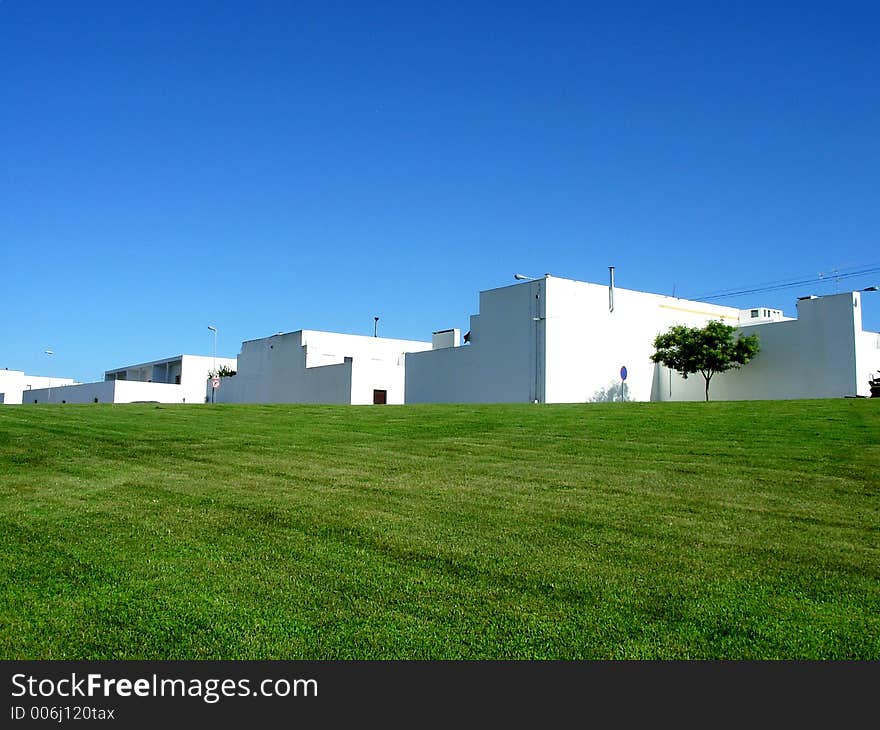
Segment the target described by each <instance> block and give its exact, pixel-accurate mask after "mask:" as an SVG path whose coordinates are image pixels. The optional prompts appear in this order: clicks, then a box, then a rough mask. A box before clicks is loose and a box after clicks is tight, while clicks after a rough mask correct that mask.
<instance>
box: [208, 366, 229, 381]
mask: <svg viewBox="0 0 880 730" xmlns="http://www.w3.org/2000/svg"><path fill="white" fill-rule="evenodd" d="M231 375H235V370H233V369H232V368H231V367H229V366H228V365H221V366H220V367H219V368H217V369H216V370H209V371H208V380H210V379H211V378H213V377H217V376H219V377H221V378H228V377H230V376H231Z"/></svg>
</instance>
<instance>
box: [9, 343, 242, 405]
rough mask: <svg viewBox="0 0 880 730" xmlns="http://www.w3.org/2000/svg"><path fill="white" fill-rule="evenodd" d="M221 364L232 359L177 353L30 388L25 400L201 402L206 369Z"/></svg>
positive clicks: (231, 365)
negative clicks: (89, 378)
mask: <svg viewBox="0 0 880 730" xmlns="http://www.w3.org/2000/svg"><path fill="white" fill-rule="evenodd" d="M215 363H216V365H215ZM223 366H226V367H228V368H231V369H233V370H234V369H235V360H234V359H233V358H228V357H218V358H214V357H210V356H204V355H176V356H174V357H168V358H165V359H163V360H153V361H151V362H146V363H139V364H137V365H126V366H125V367H121V368H114V369H113V370H107V371H106V372H105V373H104V380H103V381H101V382H95V383H81V384H76V385H68V386H65V387H61V388H56V387H54V386H53V387H52V388H51V389H48V388H43V389H40V390H31V391H29V392H28V393H27V400H26V401H25V402H26V403H137V402H150V403H204V402H205V385H206V383H207V382H208V373H209V372H210V371H212V370H214V369H215V367H216V368H220V367H223Z"/></svg>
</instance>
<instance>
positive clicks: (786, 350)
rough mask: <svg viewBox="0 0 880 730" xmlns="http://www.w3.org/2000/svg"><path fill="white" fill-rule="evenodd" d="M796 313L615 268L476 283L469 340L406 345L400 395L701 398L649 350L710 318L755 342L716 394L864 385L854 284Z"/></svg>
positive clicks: (865, 355)
mask: <svg viewBox="0 0 880 730" xmlns="http://www.w3.org/2000/svg"><path fill="white" fill-rule="evenodd" d="M798 315H799V316H798V318H797V319H790V318H786V317H783V316H782V312H781V311H780V310H775V309H770V308H767V307H759V308H755V309H747V310H738V309H734V308H731V307H724V306H719V305H714V304H706V303H704V302H696V301H689V300H685V299H677V298H674V297H669V296H663V295H658V294H649V293H646V292H639V291H633V290H629V289H621V288H619V287H615V286H614V283H613V272H612V280H611V282H610V284H609V285H608V286H604V285H600V284H592V283H587V282H581V281H574V280H571V279H563V278H560V277H551V276H550V275H547V276H545V277H541V278H537V279H533V280H530V281H526V282H523V283H519V284H513V285H511V286H506V287H501V288H499V289H491V290H489V291H484V292H481V293H480V313H479V314H477V315H473V316H471V329H470V332H469V333H468V335H467V336H466V338H465V339H466V340H467V341H468V342H469V344H466V345H464V346H460V347H459V346H449V347H442V348H435V349H434V350H432V351H430V352H420V353H410V354H408V355H407V357H406V371H407V372H406V402H407V403H432V402H433V403H440V402H445V403H504V402H508V403H515V402H542V403H581V402H589V401H594V402H595V401H609V400H636V401H649V400H701V399H702V398H703V397H704V395H703V388H704V382H703V379H702V377H701V376H700V375H696V376H690V377H689V378H688V379H687V380H685V379H683V378H681V377H680V376H679V375H678V374H677V373H673V372H670V371H668V370H667V369H666V368H664V367H662V366H660V365H655V363H653V362H652V361H651V360H650V356H651V354H652V353H653V352H654V348H653V341H654V338H655V336H656V335H657V334H659V333H661V332H665V331H666V330H667V329H669V327H670V326H672V325H675V324H683V325H687V326H691V327H693V326H703V325H704V324H706V323H707V322H709V321H710V320H721V321H723V322H725V323H727V324H733V325H738V326H740V327H742V329H743V331H744V332H749V333H752V332H754V333H757V334H758V335H759V338H760V341H761V351H760V352H759V354H758V355H757V357H756V358H755V359H754V360H753V361H752V362H751V363H749V364H748V365H746V366H745V367H744V368H742V369H740V370H734V371H731V372H728V373H724V374H721V375H716V376H715V377H714V378H713V380H712V386H711V395H712V397H713V398H715V399H783V398H830V397H842V396H847V395H868V394H869V386H868V380H869V374H870V373H871V372H872V371H876V370H878V369H880V349H878V344H880V337H878V335H877V333H868V332H863V331H862V326H861V307H860V294H859V293H858V292H850V293H847V294H839V295H834V296H828V297H820V298H818V297H817V298H806V299H802V300H800V301H799V302H798Z"/></svg>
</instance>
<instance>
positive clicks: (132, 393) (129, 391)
mask: <svg viewBox="0 0 880 730" xmlns="http://www.w3.org/2000/svg"><path fill="white" fill-rule="evenodd" d="M184 393H185V391H184V390H183V388H182V387H181V386H179V385H174V384H168V383H141V382H138V381H132V380H102V381H100V382H96V383H82V384H80V385H67V386H63V387H60V388H41V389H39V390H30V391H27V392H26V393H25V400H24V403H25V404H34V403H183V402H185V401H184V398H185V395H184ZM186 402H189V401H186ZM196 402H197V403H201V402H202V401H201V400H197V401H196Z"/></svg>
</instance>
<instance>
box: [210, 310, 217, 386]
mask: <svg viewBox="0 0 880 730" xmlns="http://www.w3.org/2000/svg"><path fill="white" fill-rule="evenodd" d="M208 329H209V330H211V332H213V333H214V370H213V372H212V373H211V377H216V376H217V328H216V327H214V326H213V325H210V324H209V325H208ZM213 402H214V387H213V385H212V387H211V403H213Z"/></svg>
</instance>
